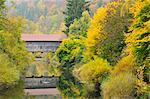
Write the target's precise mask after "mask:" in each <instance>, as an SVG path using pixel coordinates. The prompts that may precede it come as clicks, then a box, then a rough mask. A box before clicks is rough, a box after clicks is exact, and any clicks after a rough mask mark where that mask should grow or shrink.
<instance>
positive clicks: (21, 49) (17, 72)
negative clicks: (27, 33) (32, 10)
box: [0, 1, 30, 89]
mask: <svg viewBox="0 0 150 99" xmlns="http://www.w3.org/2000/svg"><path fill="white" fill-rule="evenodd" d="M1 3H4V2H2V1H1ZM0 7H1V8H3V6H0ZM1 11H2V12H3V10H2V9H1ZM2 12H1V13H0V14H1V15H2ZM0 21H1V23H0V61H1V63H0V68H1V69H0V89H2V88H5V87H6V86H7V87H8V86H10V85H12V84H16V82H17V81H18V80H20V78H21V77H23V75H24V71H25V68H26V66H28V62H29V59H30V56H29V54H28V52H27V49H26V47H25V45H24V43H23V41H22V40H21V19H16V18H7V17H6V16H2V17H0Z"/></svg>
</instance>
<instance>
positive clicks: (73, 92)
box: [56, 37, 84, 97]
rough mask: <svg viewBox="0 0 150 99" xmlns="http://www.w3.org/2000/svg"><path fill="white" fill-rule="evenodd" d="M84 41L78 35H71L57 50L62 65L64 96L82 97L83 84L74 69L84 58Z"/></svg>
mask: <svg viewBox="0 0 150 99" xmlns="http://www.w3.org/2000/svg"><path fill="white" fill-rule="evenodd" d="M83 50H84V45H83V41H82V40H80V39H78V38H77V37H70V38H68V39H66V40H64V41H63V42H62V44H61V45H60V47H59V48H58V49H57V51H56V55H57V57H58V59H59V62H60V63H61V65H60V67H59V68H60V72H61V75H60V81H59V85H58V87H59V90H60V91H61V92H62V95H63V96H64V97H80V96H81V94H82V84H80V81H79V80H78V79H77V78H75V77H74V75H73V73H72V72H73V69H74V67H75V64H78V63H79V62H80V61H81V59H82V58H83Z"/></svg>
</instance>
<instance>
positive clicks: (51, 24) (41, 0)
mask: <svg viewBox="0 0 150 99" xmlns="http://www.w3.org/2000/svg"><path fill="white" fill-rule="evenodd" d="M90 1H91V2H92V3H91V10H92V12H95V10H96V9H97V7H98V6H101V5H102V4H103V0H90ZM105 1H108V0H105ZM65 4H66V0H13V3H12V2H11V0H7V5H8V13H9V14H10V15H11V16H21V17H23V19H24V21H25V23H26V25H25V26H24V30H23V33H30V34H50V33H60V32H62V30H64V28H65V27H64V15H63V11H64V10H65Z"/></svg>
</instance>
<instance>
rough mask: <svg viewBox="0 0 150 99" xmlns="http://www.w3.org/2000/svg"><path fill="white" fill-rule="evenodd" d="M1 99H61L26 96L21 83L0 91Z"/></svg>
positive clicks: (57, 98) (50, 96)
mask: <svg viewBox="0 0 150 99" xmlns="http://www.w3.org/2000/svg"><path fill="white" fill-rule="evenodd" d="M0 99H61V96H60V95H57V94H56V95H33V96H30V95H28V96H27V95H25V92H24V84H23V82H19V83H18V84H17V85H15V86H13V87H11V88H5V89H3V90H0Z"/></svg>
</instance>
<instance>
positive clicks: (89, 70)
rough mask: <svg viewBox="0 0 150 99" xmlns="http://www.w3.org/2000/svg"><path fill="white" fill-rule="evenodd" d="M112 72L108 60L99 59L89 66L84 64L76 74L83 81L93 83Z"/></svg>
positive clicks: (91, 62)
mask: <svg viewBox="0 0 150 99" xmlns="http://www.w3.org/2000/svg"><path fill="white" fill-rule="evenodd" d="M110 70H111V67H110V65H109V63H108V62H107V61H106V60H103V59H101V58H97V59H95V60H93V61H90V62H89V63H87V64H84V65H83V66H82V67H81V68H79V69H78V70H77V71H76V74H77V75H78V77H79V79H81V81H83V82H84V81H85V82H91V81H94V80H98V79H100V78H102V76H104V75H105V74H107V73H109V72H110Z"/></svg>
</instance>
